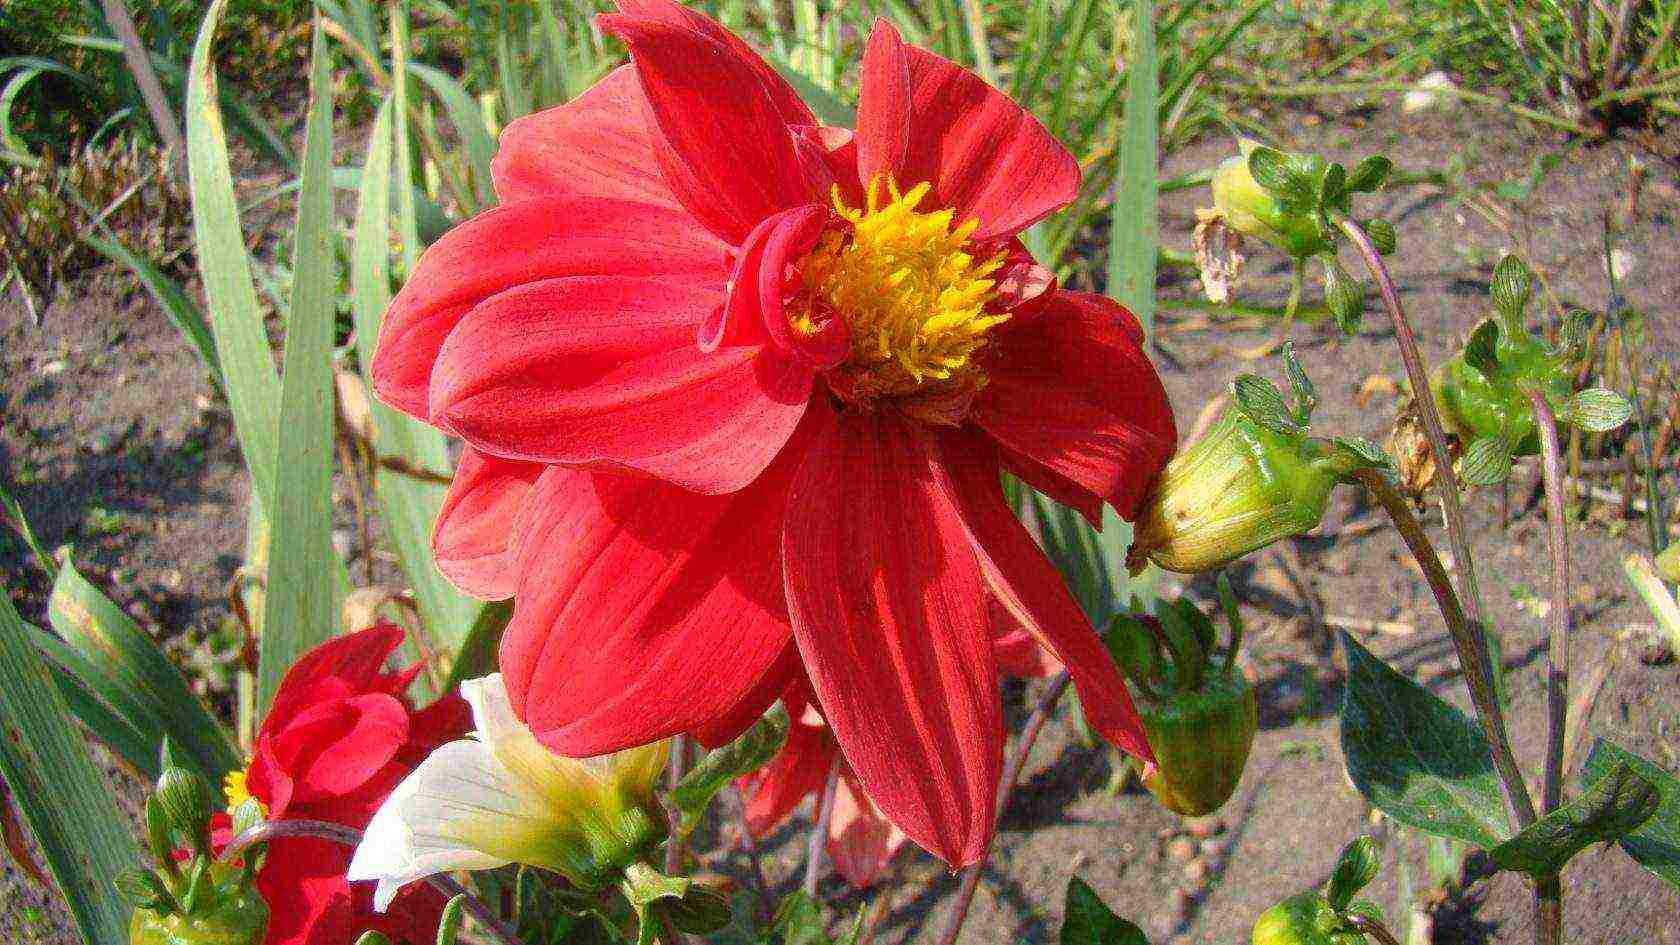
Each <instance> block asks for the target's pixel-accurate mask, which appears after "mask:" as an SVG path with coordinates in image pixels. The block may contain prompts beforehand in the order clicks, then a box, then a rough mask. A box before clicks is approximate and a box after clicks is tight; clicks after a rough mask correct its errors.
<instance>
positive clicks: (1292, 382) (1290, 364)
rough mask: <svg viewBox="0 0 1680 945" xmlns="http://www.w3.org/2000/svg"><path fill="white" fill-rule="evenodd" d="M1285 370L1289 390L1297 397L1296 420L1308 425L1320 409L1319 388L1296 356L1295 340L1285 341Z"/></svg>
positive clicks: (1302, 424)
mask: <svg viewBox="0 0 1680 945" xmlns="http://www.w3.org/2000/svg"><path fill="white" fill-rule="evenodd" d="M1283 370H1284V373H1285V374H1287V375H1288V376H1289V391H1290V393H1291V394H1293V395H1294V397H1295V422H1296V423H1299V424H1300V425H1301V426H1306V425H1307V423H1308V421H1310V420H1312V415H1313V411H1314V410H1316V409H1318V388H1317V387H1315V386H1313V382H1312V378H1310V377H1308V376H1307V372H1306V371H1305V370H1303V369H1302V368H1301V362H1300V361H1298V360H1296V358H1295V342H1293V341H1286V342H1284V343H1283Z"/></svg>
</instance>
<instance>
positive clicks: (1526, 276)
mask: <svg viewBox="0 0 1680 945" xmlns="http://www.w3.org/2000/svg"><path fill="white" fill-rule="evenodd" d="M1533 292H1534V274H1533V273H1532V272H1530V271H1529V269H1528V266H1526V265H1524V264H1523V261H1522V260H1521V259H1519V258H1517V257H1516V256H1510V255H1508V256H1506V257H1505V258H1503V259H1501V260H1499V265H1497V266H1495V267H1494V268H1493V284H1492V285H1490V286H1489V287H1488V294H1489V295H1491V296H1492V297H1493V308H1494V310H1495V311H1497V312H1498V313H1499V314H1500V315H1501V316H1502V317H1503V318H1505V319H1506V320H1508V321H1510V322H1511V323H1513V324H1517V325H1520V324H1522V317H1523V312H1524V310H1526V309H1527V308H1528V300H1529V297H1530V296H1531V295H1532V294H1533Z"/></svg>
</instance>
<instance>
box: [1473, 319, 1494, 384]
mask: <svg viewBox="0 0 1680 945" xmlns="http://www.w3.org/2000/svg"><path fill="white" fill-rule="evenodd" d="M1464 363H1465V364H1468V365H1469V366H1471V367H1473V368H1475V369H1476V370H1478V371H1480V372H1481V373H1482V375H1483V376H1484V377H1492V376H1493V374H1494V372H1496V371H1498V370H1499V323H1498V322H1496V321H1494V320H1493V319H1491V318H1489V319H1484V320H1483V321H1482V322H1481V324H1479V325H1477V326H1476V328H1475V330H1474V331H1472V332H1470V340H1468V341H1466V342H1465V343H1464Z"/></svg>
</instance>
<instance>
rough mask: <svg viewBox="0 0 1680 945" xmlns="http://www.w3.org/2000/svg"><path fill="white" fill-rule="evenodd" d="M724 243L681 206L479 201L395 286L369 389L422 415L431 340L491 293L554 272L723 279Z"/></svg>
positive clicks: (718, 282)
mask: <svg viewBox="0 0 1680 945" xmlns="http://www.w3.org/2000/svg"><path fill="white" fill-rule="evenodd" d="M724 253H725V247H724V246H723V244H721V243H719V242H718V241H717V240H715V239H713V238H712V236H711V235H710V234H708V233H706V231H705V230H702V229H700V228H699V227H698V226H696V225H695V223H694V220H693V219H692V218H691V217H689V215H688V214H686V213H684V212H682V211H680V210H673V209H670V208H668V207H659V206H654V205H652V204H646V203H637V202H634V201H627V200H612V199H607V198H599V197H565V198H557V199H554V200H544V201H527V202H523V203H510V204H505V205H503V206H500V207H495V208H493V209H490V210H486V211H485V212H483V213H481V214H479V215H478V216H476V217H473V218H472V219H471V220H468V221H467V222H465V223H463V224H461V225H460V226H458V227H456V228H455V229H453V230H450V231H449V232H448V233H445V234H444V235H443V238H442V239H440V240H438V241H437V242H436V243H434V244H432V246H431V247H430V248H429V249H427V250H426V252H425V254H424V255H423V256H421V257H420V263H419V265H417V266H416V267H415V269H414V273H413V274H412V275H411V276H409V278H408V282H407V284H405V285H404V286H403V288H402V291H401V292H398V293H397V297H396V299H395V300H394V301H393V302H392V303H391V307H390V309H389V310H388V311H387V312H386V313H385V321H384V324H383V325H381V326H380V329H379V347H378V349H377V350H376V351H375V352H374V356H373V364H372V366H371V375H372V378H373V387H374V390H375V391H376V392H377V393H378V394H379V397H380V399H381V400H383V401H385V402H386V403H388V404H390V405H391V406H393V407H396V408H397V409H398V410H402V411H404V412H406V413H409V414H411V415H413V416H415V417H417V418H419V419H421V420H430V419H431V418H430V417H429V416H428V415H427V411H426V406H427V397H428V391H429V390H430V387H431V376H432V364H433V362H434V361H436V360H437V354H438V349H439V348H440V347H442V346H443V341H444V339H445V338H446V337H448V335H449V332H450V331H451V330H452V329H453V328H454V327H455V325H456V324H457V323H458V322H460V320H461V318H462V317H463V316H465V315H466V314H467V312H468V311H470V310H472V308H473V307H474V306H476V305H478V303H480V302H482V301H484V300H485V299H487V298H489V297H490V296H492V295H495V294H497V293H498V292H502V291H505V290H507V289H511V288H513V287H514V286H519V285H524V284H526V283H529V282H536V281H539V280H542V279H552V278H555V277H557V276H588V275H616V276H678V277H682V278H683V279H684V280H686V281H691V282H696V283H699V284H704V285H715V286H722V285H723V281H724V278H725V276H726V274H727V271H726V270H725V269H724Z"/></svg>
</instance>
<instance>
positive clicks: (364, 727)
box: [270, 693, 408, 805]
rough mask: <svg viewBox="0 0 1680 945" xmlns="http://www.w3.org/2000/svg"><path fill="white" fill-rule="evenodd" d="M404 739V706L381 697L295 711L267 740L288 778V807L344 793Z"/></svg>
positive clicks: (392, 754) (393, 752) (378, 766)
mask: <svg viewBox="0 0 1680 945" xmlns="http://www.w3.org/2000/svg"><path fill="white" fill-rule="evenodd" d="M407 741H408V708H407V707H406V706H404V705H403V704H402V703H401V702H400V701H398V700H397V699H396V698H394V697H392V696H388V695H384V694H382V693H373V694H369V695H362V696H356V697H354V698H349V699H337V700H334V701H332V702H326V703H322V704H320V705H316V706H313V707H311V708H309V709H306V710H304V711H303V712H300V713H298V715H297V717H296V718H294V719H293V720H292V721H291V723H290V724H289V725H287V726H286V728H285V730H284V731H282V732H279V733H277V734H276V735H275V736H274V737H273V740H272V741H271V743H270V744H271V746H272V750H273V753H274V760H275V761H276V763H277V764H278V766H279V768H280V769H281V770H283V771H285V772H286V773H287V774H288V775H289V776H290V777H291V779H292V781H293V783H294V786H293V790H292V797H291V800H292V803H293V804H294V805H295V804H298V803H307V802H309V801H313V800H318V799H320V798H327V797H334V796H338V795H343V794H349V793H351V792H352V791H355V790H356V789H357V788H359V787H361V786H362V785H363V784H366V783H367V781H368V779H370V778H372V777H373V776H374V775H375V774H378V773H379V771H380V769H382V768H384V767H385V765H386V764H388V763H389V762H390V761H391V759H392V758H394V757H396V755H397V752H398V751H399V750H400V749H401V748H402V747H403V744H404V743H405V742H407Z"/></svg>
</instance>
